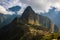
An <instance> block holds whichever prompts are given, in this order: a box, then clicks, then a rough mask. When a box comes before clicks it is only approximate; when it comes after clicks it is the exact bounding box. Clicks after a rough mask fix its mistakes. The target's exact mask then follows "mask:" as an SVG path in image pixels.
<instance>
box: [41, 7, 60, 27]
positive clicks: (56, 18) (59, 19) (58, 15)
mask: <svg viewBox="0 0 60 40" xmlns="http://www.w3.org/2000/svg"><path fill="white" fill-rule="evenodd" d="M41 15H43V16H47V17H48V18H50V19H51V20H52V21H53V22H54V24H56V25H57V26H58V27H59V28H60V11H56V8H54V7H52V9H50V10H49V12H48V13H44V14H43V13H41Z"/></svg>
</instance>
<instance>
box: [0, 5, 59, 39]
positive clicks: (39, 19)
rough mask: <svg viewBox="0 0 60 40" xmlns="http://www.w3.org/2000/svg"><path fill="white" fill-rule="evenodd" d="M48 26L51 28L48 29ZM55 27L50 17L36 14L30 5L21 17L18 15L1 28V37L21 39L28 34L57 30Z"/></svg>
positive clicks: (33, 34) (40, 33)
mask: <svg viewBox="0 0 60 40" xmlns="http://www.w3.org/2000/svg"><path fill="white" fill-rule="evenodd" d="M48 27H50V28H49V29H48ZM54 27H55V24H53V23H52V21H51V20H50V19H49V18H47V17H45V16H42V15H38V14H36V13H35V12H34V11H33V10H32V8H31V7H30V6H28V7H27V8H26V10H25V11H24V12H23V14H22V16H21V17H20V18H17V17H16V18H15V19H14V20H13V21H12V22H11V23H9V24H8V25H5V26H4V27H2V28H0V37H1V39H2V40H21V39H23V38H24V37H25V36H27V35H28V36H35V35H38V34H39V35H40V36H41V35H45V33H47V34H49V33H50V32H54V31H55V29H54ZM56 32H58V28H57V31H56ZM3 38H4V39H3ZM27 39H28V38H27ZM39 39H40V38H39ZM31 40H33V38H31Z"/></svg>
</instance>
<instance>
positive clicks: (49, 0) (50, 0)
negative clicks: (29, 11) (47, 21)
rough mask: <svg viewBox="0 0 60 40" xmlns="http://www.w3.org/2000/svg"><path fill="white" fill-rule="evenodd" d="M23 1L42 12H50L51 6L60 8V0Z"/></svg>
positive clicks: (22, 0)
mask: <svg viewBox="0 0 60 40" xmlns="http://www.w3.org/2000/svg"><path fill="white" fill-rule="evenodd" d="M20 1H21V2H22V3H24V4H27V5H29V6H31V7H33V8H34V9H35V10H40V11H41V12H48V11H49V9H51V7H55V8H57V9H58V10H60V0H20Z"/></svg>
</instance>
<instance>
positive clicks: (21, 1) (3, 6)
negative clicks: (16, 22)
mask: <svg viewBox="0 0 60 40" xmlns="http://www.w3.org/2000/svg"><path fill="white" fill-rule="evenodd" d="M13 6H20V7H21V9H20V11H18V14H19V15H21V14H22V13H23V12H24V10H25V8H26V7H27V6H31V7H32V9H33V10H34V11H35V12H36V13H37V14H41V13H42V14H44V15H46V16H48V17H50V18H51V19H52V21H53V22H54V23H56V24H57V25H59V26H60V19H59V17H60V0H0V13H2V14H9V15H13V14H14V13H15V12H12V11H9V10H8V9H9V8H11V7H13ZM53 8H55V9H54V10H52V9H53ZM51 10H52V11H51Z"/></svg>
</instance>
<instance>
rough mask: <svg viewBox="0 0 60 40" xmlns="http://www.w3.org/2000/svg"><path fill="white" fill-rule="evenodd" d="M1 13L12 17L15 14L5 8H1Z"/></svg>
mask: <svg viewBox="0 0 60 40" xmlns="http://www.w3.org/2000/svg"><path fill="white" fill-rule="evenodd" d="M0 13H2V14H10V15H12V14H13V12H9V11H7V10H6V9H5V8H4V7H3V6H0Z"/></svg>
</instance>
